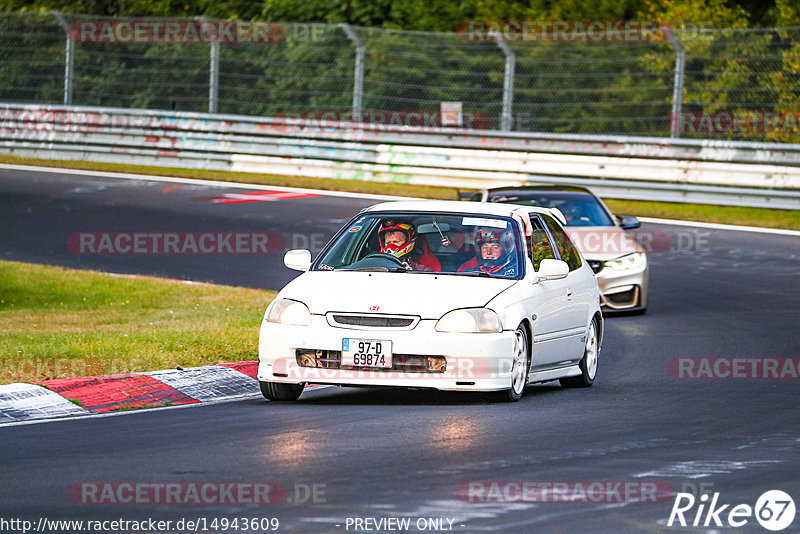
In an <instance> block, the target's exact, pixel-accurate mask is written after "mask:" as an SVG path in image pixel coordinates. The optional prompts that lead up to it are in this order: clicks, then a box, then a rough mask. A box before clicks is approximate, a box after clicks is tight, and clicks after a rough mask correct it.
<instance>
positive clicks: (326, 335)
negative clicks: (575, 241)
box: [258, 315, 514, 391]
mask: <svg viewBox="0 0 800 534" xmlns="http://www.w3.org/2000/svg"><path fill="white" fill-rule="evenodd" d="M435 324H436V321H435V320H426V319H423V320H421V321H419V323H417V324H416V326H415V327H414V328H413V329H410V330H407V329H393V328H370V329H350V328H341V327H334V326H331V325H330V324H329V323H328V321H327V320H326V318H325V316H322V315H313V316H312V323H311V325H310V326H289V325H283V324H277V323H269V322H267V321H262V323H261V332H260V335H259V344H258V354H259V357H258V361H259V363H258V379H259V380H260V381H263V382H284V383H295V384H297V383H311V384H334V385H341V386H397V387H407V388H433V389H439V390H449V391H498V390H503V389H508V388H509V387H510V385H511V366H512V354H513V342H514V332H512V331H506V332H498V333H480V334H454V333H444V332H437V331H436V330H434V325H435ZM343 338H357V339H380V340H389V341H391V342H392V353H393V354H404V355H419V356H443V357H444V358H445V360H446V362H447V366H446V369H445V371H444V372H443V373H442V372H422V373H420V372H409V371H399V370H398V371H394V370H364V369H338V368H319V367H302V366H300V365H299V363H298V362H297V358H296V354H297V353H296V351H297V350H298V349H311V350H324V351H341V350H342V339H343Z"/></svg>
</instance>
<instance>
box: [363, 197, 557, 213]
mask: <svg viewBox="0 0 800 534" xmlns="http://www.w3.org/2000/svg"><path fill="white" fill-rule="evenodd" d="M519 209H524V210H526V211H528V212H538V213H544V214H548V215H552V213H551V211H550V210H549V209H548V208H540V207H535V206H520V205H518V204H501V203H488V202H463V201H459V200H400V201H395V202H381V203H380V204H375V205H374V206H370V207H369V208H367V209H366V210H364V213H368V212H376V211H415V212H421V213H425V212H452V213H473V214H476V215H499V216H501V217H510V216H511V214H512V213H514V212H515V211H517V210H519Z"/></svg>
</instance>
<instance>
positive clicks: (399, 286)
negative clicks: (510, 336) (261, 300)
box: [281, 271, 517, 319]
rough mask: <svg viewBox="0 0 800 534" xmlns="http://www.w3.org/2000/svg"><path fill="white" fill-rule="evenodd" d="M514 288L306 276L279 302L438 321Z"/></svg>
mask: <svg viewBox="0 0 800 534" xmlns="http://www.w3.org/2000/svg"><path fill="white" fill-rule="evenodd" d="M515 283H517V280H506V279H501V278H486V277H471V276H463V275H436V274H430V273H425V274H422V273H419V274H414V273H386V272H353V271H310V272H306V273H303V274H302V275H300V276H298V277H297V278H295V279H294V280H292V281H291V282H290V283H289V284H288V285H287V286H286V287H285V288H284V289H283V290H282V291H281V296H282V297H284V298H289V299H293V300H299V301H301V302H303V303H305V304H306V305H307V306H308V308H309V309H310V310H311V313H313V314H320V315H322V314H325V313H328V312H331V311H338V312H351V313H385V314H397V315H418V316H420V317H422V318H423V319H438V318H439V317H441V316H442V315H444V314H445V313H447V312H448V311H450V310H453V309H456V308H470V307H480V306H483V305H485V304H486V303H487V302H489V301H490V300H492V299H493V298H494V297H496V296H497V295H498V294H499V293H501V292H502V291H505V290H506V289H508V288H509V287H511V286H513V285H514V284H515Z"/></svg>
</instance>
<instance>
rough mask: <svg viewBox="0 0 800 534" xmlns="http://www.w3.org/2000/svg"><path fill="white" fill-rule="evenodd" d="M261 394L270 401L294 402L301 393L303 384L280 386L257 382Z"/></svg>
mask: <svg viewBox="0 0 800 534" xmlns="http://www.w3.org/2000/svg"><path fill="white" fill-rule="evenodd" d="M258 384H259V385H260V386H261V394H262V395H264V398H265V399H267V400H271V401H294V400H297V399H298V398H299V397H300V394H301V393H303V384H282V383H280V382H259V383H258Z"/></svg>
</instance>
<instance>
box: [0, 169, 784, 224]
mask: <svg viewBox="0 0 800 534" xmlns="http://www.w3.org/2000/svg"><path fill="white" fill-rule="evenodd" d="M0 163H8V164H14V165H37V166H40V167H59V168H70V169H82V170H91V171H107V172H127V173H134V174H150V175H158V176H175V177H178V178H195V179H201V180H223V181H228V182H239V183H250V184H261V185H274V186H279V187H305V188H311V189H322V190H325V191H349V192H353V193H372V194H379V195H395V196H408V197H420V198H431V199H440V200H456V199H457V198H458V191H457V190H456V189H454V188H451V187H433V186H425V185H410V184H397V183H384V182H366V181H362V180H335V179H326V178H310V177H306V176H283V175H274V174H252V173H246V172H224V171H206V170H198V169H178V168H172V167H149V166H146V165H125V164H119V163H94V162H89V161H61V160H49V159H36V158H20V157H17V156H9V155H6V154H0ZM604 200H605V201H606V203H607V204H608V206H609V208H611V209H612V210H613V211H614V212H615V213H617V214H619V215H636V216H640V217H662V218H665V219H681V220H686V221H699V222H714V223H720V224H738V225H744V226H762V227H765V228H785V229H789V230H800V212H798V211H795V210H775V209H767V208H739V207H734V206H716V205H709V204H683V203H679V202H650V201H640V200H617V199H604Z"/></svg>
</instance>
